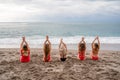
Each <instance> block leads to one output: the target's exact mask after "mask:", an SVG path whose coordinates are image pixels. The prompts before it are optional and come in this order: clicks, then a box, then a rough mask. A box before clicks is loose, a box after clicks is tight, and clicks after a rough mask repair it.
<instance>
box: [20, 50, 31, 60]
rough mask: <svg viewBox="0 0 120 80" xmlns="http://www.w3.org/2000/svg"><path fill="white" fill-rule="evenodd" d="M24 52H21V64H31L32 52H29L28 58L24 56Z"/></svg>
mask: <svg viewBox="0 0 120 80" xmlns="http://www.w3.org/2000/svg"><path fill="white" fill-rule="evenodd" d="M23 54H24V53H23V50H21V57H20V62H29V61H30V51H29V50H28V56H24V55H23Z"/></svg>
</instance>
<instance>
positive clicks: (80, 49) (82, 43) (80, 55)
mask: <svg viewBox="0 0 120 80" xmlns="http://www.w3.org/2000/svg"><path fill="white" fill-rule="evenodd" d="M85 51H86V43H85V41H84V37H82V40H81V41H80V43H79V44H78V58H79V59H80V60H84V59H85Z"/></svg>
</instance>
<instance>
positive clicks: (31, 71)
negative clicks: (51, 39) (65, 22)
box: [0, 48, 120, 80]
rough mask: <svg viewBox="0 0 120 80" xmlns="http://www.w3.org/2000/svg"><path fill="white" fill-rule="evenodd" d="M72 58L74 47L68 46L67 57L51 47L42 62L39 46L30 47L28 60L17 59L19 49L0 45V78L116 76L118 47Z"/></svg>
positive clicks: (105, 79) (119, 72)
mask: <svg viewBox="0 0 120 80" xmlns="http://www.w3.org/2000/svg"><path fill="white" fill-rule="evenodd" d="M89 54H90V51H87V52H86V56H87V58H86V60H84V61H80V60H78V59H77V58H76V56H77V51H75V50H69V52H68V55H67V60H66V61H65V62H61V61H60V60H59V53H58V50H55V49H54V50H52V53H51V56H52V61H51V62H46V63H45V62H43V61H42V56H43V51H42V49H31V61H30V62H29V63H20V62H19V58H20V54H19V49H14V48H11V49H8V48H4V49H3V48H1V49H0V80H119V79H120V61H119V59H120V51H100V54H99V56H100V59H99V60H98V61H93V60H91V59H90V57H89Z"/></svg>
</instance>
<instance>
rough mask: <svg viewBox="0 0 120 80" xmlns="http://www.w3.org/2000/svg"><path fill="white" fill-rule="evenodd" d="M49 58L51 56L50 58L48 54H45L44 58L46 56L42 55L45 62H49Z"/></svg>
mask: <svg viewBox="0 0 120 80" xmlns="http://www.w3.org/2000/svg"><path fill="white" fill-rule="evenodd" d="M50 59H51V58H50V54H49V55H48V56H47V58H46V57H44V61H45V62H49V61H50Z"/></svg>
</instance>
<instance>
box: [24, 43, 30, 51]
mask: <svg viewBox="0 0 120 80" xmlns="http://www.w3.org/2000/svg"><path fill="white" fill-rule="evenodd" d="M25 44H26V46H27V47H28V50H30V47H29V44H28V43H27V42H26V41H25Z"/></svg>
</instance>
